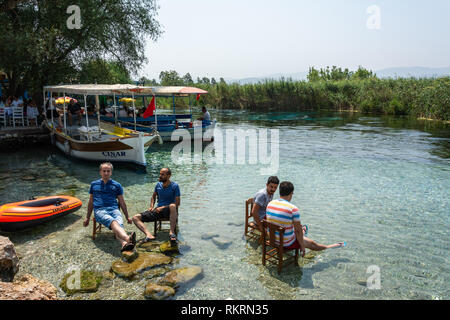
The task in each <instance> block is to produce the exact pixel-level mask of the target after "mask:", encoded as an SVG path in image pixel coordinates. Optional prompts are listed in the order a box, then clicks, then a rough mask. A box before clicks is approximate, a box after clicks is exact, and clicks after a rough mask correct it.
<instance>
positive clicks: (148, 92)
mask: <svg viewBox="0 0 450 320" xmlns="http://www.w3.org/2000/svg"><path fill="white" fill-rule="evenodd" d="M44 91H47V92H48V91H52V92H64V93H71V94H86V95H114V94H119V95H134V96H160V97H172V96H176V97H187V96H189V95H190V94H206V93H208V91H206V90H202V89H199V88H195V87H183V86H155V87H147V86H136V85H132V84H63V85H57V86H45V87H44Z"/></svg>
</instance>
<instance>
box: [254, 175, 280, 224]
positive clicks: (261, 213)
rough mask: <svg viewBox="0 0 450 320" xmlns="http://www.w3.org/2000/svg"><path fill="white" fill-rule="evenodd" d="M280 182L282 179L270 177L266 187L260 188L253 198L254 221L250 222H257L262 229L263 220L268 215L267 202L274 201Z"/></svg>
mask: <svg viewBox="0 0 450 320" xmlns="http://www.w3.org/2000/svg"><path fill="white" fill-rule="evenodd" d="M279 183H280V180H278V177H276V176H271V177H269V179H268V180H267V184H266V187H265V188H263V189H261V190H259V191H258V192H257V193H256V195H255V197H254V199H253V208H252V216H253V221H254V222H250V224H251V225H253V226H254V225H255V223H256V226H257V227H258V229H259V230H260V231H262V223H261V221H262V219H264V218H265V216H266V208H267V204H268V203H269V202H270V201H272V199H273V195H274V193H275V191H277V188H278V184H279Z"/></svg>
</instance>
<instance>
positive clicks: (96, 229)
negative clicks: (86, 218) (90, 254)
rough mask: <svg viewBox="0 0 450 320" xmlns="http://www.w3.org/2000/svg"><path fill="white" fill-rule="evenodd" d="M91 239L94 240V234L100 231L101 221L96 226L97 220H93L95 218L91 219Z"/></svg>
mask: <svg viewBox="0 0 450 320" xmlns="http://www.w3.org/2000/svg"><path fill="white" fill-rule="evenodd" d="M92 222H93V224H92V227H93V228H92V240H95V234H97V233H100V231H102V225H101V223H99V224H98V226H97V221H95V218H93V219H92Z"/></svg>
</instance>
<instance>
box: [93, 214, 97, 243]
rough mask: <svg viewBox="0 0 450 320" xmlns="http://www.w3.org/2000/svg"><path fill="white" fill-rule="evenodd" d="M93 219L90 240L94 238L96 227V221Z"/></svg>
mask: <svg viewBox="0 0 450 320" xmlns="http://www.w3.org/2000/svg"><path fill="white" fill-rule="evenodd" d="M93 220H94V221H92V227H93V228H92V240H95V230H96V229H97V222H96V221H95V219H93Z"/></svg>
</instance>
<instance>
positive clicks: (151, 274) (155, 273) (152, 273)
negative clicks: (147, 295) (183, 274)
mask: <svg viewBox="0 0 450 320" xmlns="http://www.w3.org/2000/svg"><path fill="white" fill-rule="evenodd" d="M169 270H170V269H169V268H168V267H161V268H153V269H150V270H147V271H144V272H143V273H142V277H143V278H145V279H152V278H156V277H159V276H162V275H163V274H165V273H167V272H168V271H169Z"/></svg>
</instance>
